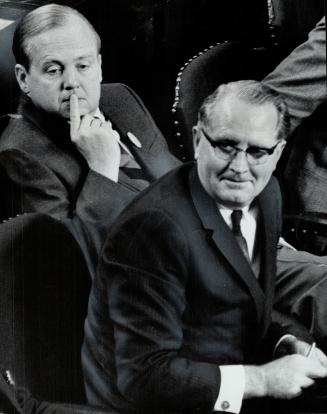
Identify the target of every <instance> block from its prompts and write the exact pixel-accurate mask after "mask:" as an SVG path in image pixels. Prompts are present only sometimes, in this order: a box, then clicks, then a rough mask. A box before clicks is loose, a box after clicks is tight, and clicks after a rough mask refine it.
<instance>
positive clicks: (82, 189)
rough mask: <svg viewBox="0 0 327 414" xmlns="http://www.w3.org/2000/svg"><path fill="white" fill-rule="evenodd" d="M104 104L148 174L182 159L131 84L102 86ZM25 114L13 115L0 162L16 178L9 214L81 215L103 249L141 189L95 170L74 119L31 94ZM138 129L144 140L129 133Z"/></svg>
mask: <svg viewBox="0 0 327 414" xmlns="http://www.w3.org/2000/svg"><path fill="white" fill-rule="evenodd" d="M100 108H101V109H102V111H103V112H104V114H105V116H106V117H108V118H109V119H110V120H111V122H112V124H113V127H114V128H115V129H116V130H117V131H118V132H119V133H120V135H121V139H122V141H126V144H127V145H128V146H129V147H130V150H131V151H132V153H133V155H134V156H135V159H136V160H137V161H138V162H139V164H140V166H141V167H142V169H143V171H144V174H145V178H146V179H147V180H148V181H150V182H151V181H153V180H155V179H156V178H158V177H160V176H161V175H162V174H163V173H165V172H167V171H168V170H170V169H171V168H172V167H174V166H176V165H177V160H176V159H175V158H174V157H173V156H172V155H171V154H170V153H169V151H168V148H167V145H166V142H165V140H164V138H163V136H162V134H161V133H160V131H159V130H158V128H157V126H156V125H155V123H154V121H153V119H152V118H151V116H150V114H149V113H148V111H147V110H146V108H145V107H144V105H143V103H142V102H141V100H140V99H139V97H138V96H137V95H136V94H135V93H134V92H133V91H131V90H130V89H129V88H128V87H127V86H125V85H122V84H107V85H103V86H102V97H101V101H100ZM20 112H21V114H22V117H21V118H14V119H12V120H11V122H10V124H9V126H8V127H7V129H6V130H5V131H4V133H3V134H2V136H1V139H0V167H2V168H3V172H2V174H5V175H6V176H7V178H8V179H9V182H10V189H9V194H6V196H4V197H3V201H6V200H7V201H6V202H7V209H6V211H7V214H8V215H10V216H13V215H15V214H17V213H22V212H43V213H47V214H50V215H52V216H54V217H55V218H59V219H62V218H72V217H77V218H78V219H80V220H81V221H82V223H83V224H86V226H87V228H88V229H89V230H90V234H91V235H92V238H93V239H94V242H95V244H96V246H97V249H99V248H100V246H101V244H102V240H103V238H104V236H105V234H106V231H107V229H108V227H109V226H110V225H111V224H112V223H113V221H114V220H115V218H116V217H117V216H118V214H119V213H120V212H121V211H122V209H123V208H124V207H125V206H126V205H127V204H128V203H129V201H130V200H132V199H133V198H134V197H135V195H136V194H138V192H139V190H138V188H137V187H135V185H134V183H133V181H132V180H131V179H130V178H129V177H127V176H126V175H125V174H124V173H122V172H121V173H120V176H119V181H118V183H115V182H113V181H111V180H109V179H107V178H106V177H104V176H102V175H100V174H98V173H96V172H94V171H92V170H90V169H89V168H88V165H87V163H86V161H85V159H84V158H83V157H82V156H81V155H80V153H79V152H78V151H77V149H76V148H75V146H74V145H73V144H72V143H71V140H70V135H69V125H68V123H67V121H65V120H63V119H61V118H54V117H53V116H49V115H47V114H45V113H44V112H42V111H41V110H39V109H37V108H35V106H34V105H33V104H32V102H31V101H30V100H29V99H27V100H26V99H25V101H24V102H23V104H22V105H21V108H20ZM127 132H132V133H133V134H134V135H135V136H136V137H137V138H138V139H139V141H140V142H141V144H142V148H137V147H136V146H134V145H133V144H132V143H131V142H130V141H129V140H128V139H126V134H127Z"/></svg>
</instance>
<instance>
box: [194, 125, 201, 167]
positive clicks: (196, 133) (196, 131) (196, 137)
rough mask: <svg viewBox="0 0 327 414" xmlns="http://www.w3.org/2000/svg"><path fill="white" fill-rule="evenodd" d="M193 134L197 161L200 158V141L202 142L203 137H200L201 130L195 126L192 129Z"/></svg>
mask: <svg viewBox="0 0 327 414" xmlns="http://www.w3.org/2000/svg"><path fill="white" fill-rule="evenodd" d="M192 133H193V148H194V159H195V160H197V159H198V156H199V144H200V140H201V136H200V133H199V129H198V126H197V125H195V126H194V127H193V128H192Z"/></svg>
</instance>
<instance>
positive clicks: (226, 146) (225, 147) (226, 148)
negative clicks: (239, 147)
mask: <svg viewBox="0 0 327 414" xmlns="http://www.w3.org/2000/svg"><path fill="white" fill-rule="evenodd" d="M215 147H216V148H218V149H220V151H222V152H224V153H225V154H231V153H233V152H234V151H235V147H234V145H232V144H231V143H229V142H219V143H218V142H216V145H215Z"/></svg>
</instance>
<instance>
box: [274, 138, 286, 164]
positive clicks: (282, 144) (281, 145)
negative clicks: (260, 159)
mask: <svg viewBox="0 0 327 414" xmlns="http://www.w3.org/2000/svg"><path fill="white" fill-rule="evenodd" d="M285 145H286V141H285V139H283V140H282V141H281V142H280V143H279V145H278V147H277V148H276V160H277V161H279V159H280V157H281V155H282V153H283V150H284V148H285Z"/></svg>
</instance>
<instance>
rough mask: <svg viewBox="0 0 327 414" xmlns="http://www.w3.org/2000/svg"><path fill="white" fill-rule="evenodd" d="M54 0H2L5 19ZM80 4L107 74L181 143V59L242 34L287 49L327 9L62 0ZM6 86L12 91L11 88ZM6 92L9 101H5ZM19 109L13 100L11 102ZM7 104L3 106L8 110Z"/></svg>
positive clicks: (262, 3)
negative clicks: (176, 116)
mask: <svg viewBox="0 0 327 414" xmlns="http://www.w3.org/2000/svg"><path fill="white" fill-rule="evenodd" d="M51 2H53V1H46V0H43V1H42V0H21V1H6V0H2V1H1V0H0V19H1V18H5V19H12V20H17V19H19V18H20V17H21V16H22V15H23V14H24V13H26V12H27V11H29V10H31V9H33V8H35V7H37V6H39V5H43V4H47V3H51ZM56 2H57V3H61V4H67V5H70V6H72V7H75V8H77V9H78V10H79V11H81V12H82V13H83V14H85V15H86V16H87V18H88V19H89V20H90V21H91V23H92V24H93V25H94V27H95V29H96V30H97V31H98V33H99V35H100V37H101V39H102V59H103V77H104V81H105V82H123V83H126V84H127V85H129V86H131V87H132V88H133V89H135V91H136V92H137V93H138V94H139V95H140V96H141V98H142V99H143V100H144V102H145V104H146V106H147V107H148V108H149V110H150V112H151V114H152V115H153V116H154V118H155V120H156V122H157V123H158V125H159V127H160V128H161V130H162V131H163V132H164V134H165V136H166V137H167V139H168V141H169V142H170V144H171V147H172V149H174V148H173V147H174V134H173V120H172V115H171V106H172V104H173V100H174V88H175V79H176V76H177V73H178V72H179V70H180V67H181V66H182V65H183V64H184V63H185V62H186V61H187V60H188V59H189V58H192V57H193V56H194V55H196V54H197V53H198V52H199V51H201V50H202V49H204V48H207V47H208V46H210V45H212V44H216V43H217V42H223V41H225V40H241V41H243V42H246V43H249V44H251V45H252V46H256V47H260V46H265V47H271V48H272V49H273V48H275V50H276V44H278V51H279V53H280V57H282V56H284V55H285V54H287V53H288V52H289V51H290V50H292V48H293V47H294V46H296V45H297V44H299V43H301V42H302V41H304V40H305V39H306V37H307V33H308V31H309V30H310V29H311V28H312V27H313V26H314V24H315V23H316V21H318V19H319V18H320V17H321V16H322V14H323V3H324V2H323V0H272V3H273V6H274V11H275V18H274V20H273V21H271V19H270V21H269V16H268V6H267V3H268V2H267V1H266V0H251V1H244V0H242V1H241V0H58V1H56ZM13 28H14V25H12V26H10V27H7V28H5V29H3V30H1V31H0V43H1V44H0V89H1V95H2V103H0V113H1V105H2V106H3V107H6V108H7V106H8V103H9V102H10V103H12V102H14V96H15V94H16V91H14V90H13V89H12V79H13V72H12V66H13V63H14V62H13V60H12V59H13V58H12V56H10V37H11V36H12V32H13ZM3 91H4V93H3ZM4 100H5V101H4ZM10 109H11V110H13V108H10ZM2 112H3V111H2Z"/></svg>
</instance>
